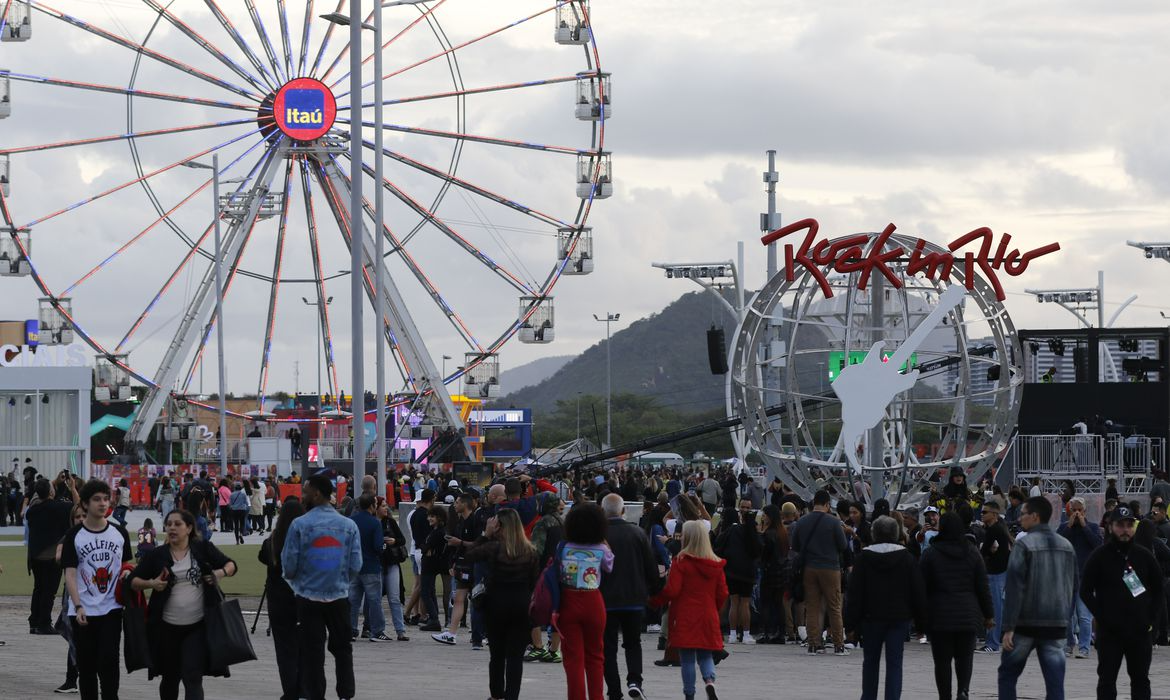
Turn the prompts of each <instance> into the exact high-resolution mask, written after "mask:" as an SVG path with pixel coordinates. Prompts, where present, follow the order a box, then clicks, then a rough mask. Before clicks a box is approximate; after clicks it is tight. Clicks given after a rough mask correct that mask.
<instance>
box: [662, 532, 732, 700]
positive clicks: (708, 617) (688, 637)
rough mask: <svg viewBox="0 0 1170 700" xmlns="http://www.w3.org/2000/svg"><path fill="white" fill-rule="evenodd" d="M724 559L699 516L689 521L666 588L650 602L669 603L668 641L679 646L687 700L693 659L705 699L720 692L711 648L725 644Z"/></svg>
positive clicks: (690, 693)
mask: <svg viewBox="0 0 1170 700" xmlns="http://www.w3.org/2000/svg"><path fill="white" fill-rule="evenodd" d="M724 564H725V562H724V561H723V560H722V559H720V558H719V557H717V556H715V552H714V550H713V549H712V548H711V537H710V535H709V534H708V533H707V528H706V527H705V526H704V525H703V521H699V520H690V521H687V522H686V523H684V524H683V526H682V550H681V551H680V552H679V554H678V556H677V557H675V559H674V564H673V566H671V568H670V575H669V576H668V577H667V580H666V588H664V589H662V592H661V593H659V594H658V595H656V596H654V597H653V598H652V599H651V601H650V604H651V605H655V606H661V605H664V604H666V603H670V634H669V638H670V645H671V646H672V647H675V648H677V649H678V653H679V659H680V661H681V662H682V680H683V694H684V695H685V697H686V699H687V700H694V698H695V664H696V663H697V664H698V665H699V670H700V672H701V673H702V675H703V681H704V683H705V690H706V692H707V700H718V697H719V696H718V695H716V693H715V661H714V658H713V656H712V652H716V651H720V650H722V649H723V635H722V634H721V633H720V630H719V610H720V608H722V607H723V604H724V603H725V602H727V580H726V579H725V578H724V576H723V566H724Z"/></svg>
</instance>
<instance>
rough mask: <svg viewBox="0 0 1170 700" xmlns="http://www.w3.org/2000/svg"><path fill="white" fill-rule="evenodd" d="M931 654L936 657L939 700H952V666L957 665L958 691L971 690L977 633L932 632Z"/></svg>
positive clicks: (936, 682)
mask: <svg viewBox="0 0 1170 700" xmlns="http://www.w3.org/2000/svg"><path fill="white" fill-rule="evenodd" d="M930 654H931V656H933V657H934V684H935V686H937V687H938V697H939V700H951V698H952V697H954V696H953V695H951V664H952V663H954V665H955V676H956V680H957V681H958V682H959V683H958V685H959V687H958V690H970V689H971V667H972V665H973V663H974V658H975V632H974V631H970V632H967V631H959V632H952V631H948V630H930Z"/></svg>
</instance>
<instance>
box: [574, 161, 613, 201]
mask: <svg viewBox="0 0 1170 700" xmlns="http://www.w3.org/2000/svg"><path fill="white" fill-rule="evenodd" d="M595 185H596V187H595ZM577 196H578V197H580V198H581V199H589V197H590V196H592V197H593V198H594V199H605V198H607V197H611V196H613V162H612V161H611V160H610V157H609V154H608V153H600V154H597V155H581V156H577Z"/></svg>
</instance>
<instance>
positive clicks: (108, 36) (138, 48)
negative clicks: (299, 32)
mask: <svg viewBox="0 0 1170 700" xmlns="http://www.w3.org/2000/svg"><path fill="white" fill-rule="evenodd" d="M209 1H210V0H209ZM30 4H31V6H32V7H33V8H35V9H37V10H39V11H41V12H43V13H45V14H46V15H49V16H50V17H53V18H56V19H59V20H61V21H62V22H65V23H66V24H71V25H73V26H74V27H77V28H78V29H82V30H84V31H87V32H89V33H90V34H93V35H95V36H98V37H101V38H102V39H105V40H106V41H109V42H112V43H114V44H117V45H118V46H122V47H124V48H127V49H130V50H131V51H135V52H137V53H139V54H142V55H143V56H149V57H150V58H153V59H154V60H156V61H158V62H160V63H163V64H165V65H168V66H170V67H172V68H174V69H176V70H179V71H182V72H184V73H186V74H188V75H190V76H192V77H195V78H198V79H200V80H203V81H205V82H208V83H211V84H212V85H216V86H219V87H221V88H223V89H225V90H228V91H230V92H234V93H236V94H237V95H240V96H241V97H247V98H248V99H251V100H255V101H257V102H259V101H260V96H259V95H257V94H256V93H254V92H251V91H250V90H247V89H245V88H242V87H240V86H239V85H235V84H232V83H229V82H227V81H226V80H222V79H220V78H217V77H215V76H213V75H209V74H208V73H205V72H203V71H201V70H199V69H197V68H195V67H193V66H189V65H187V64H186V63H183V62H182V61H178V60H176V59H173V58H171V57H170V56H166V55H163V54H161V53H159V52H158V51H155V50H153V49H148V48H146V47H145V46H143V45H141V44H138V43H135V42H133V41H130V40H129V39H126V38H124V37H121V36H118V35H117V34H114V33H112V32H109V31H106V30H105V29H102V28H101V27H98V26H97V25H94V24H91V23H89V22H84V21H82V20H80V19H78V18H76V17H73V16H72V15H67V14H65V13H64V12H61V11H59V10H55V9H53V8H51V7H49V6H47V5H45V4H44V3H42V2H39V1H38V0H30Z"/></svg>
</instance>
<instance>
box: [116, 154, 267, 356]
mask: <svg viewBox="0 0 1170 700" xmlns="http://www.w3.org/2000/svg"><path fill="white" fill-rule="evenodd" d="M264 142H265V141H264V140H263V139H261V140H260V141H259V143H257V144H256V146H259V145H260V144H261V143H264ZM256 146H253V147H252V148H249V149H248V150H247V151H246V152H244V153H243V154H242V155H240V156H239V157H238V158H236V159H235V160H234V161H232V162H231V163H229V164H228V165H227V166H226V167H224V168H223V169H222V170H221V172H229V171H230V170H231V168H232V166H234V165H235V164H236V163H238V162H240V161H241V160H243V158H244V157H245V156H247V155H248V153H251V152H252V150H253V149H255V148H256ZM263 164H264V158H260V159H259V160H258V161H257V162H256V164H255V165H253V166H252V170H251V171H250V172H249V173H248V176H247V178H246V180H251V179H252V178H253V177H255V175H256V173H257V172H258V171H259V170H260V167H261V166H262V165H263ZM243 186H244V184H243V183H242V184H241V185H240V189H242V188H243ZM237 191H238V190H237ZM214 227H215V221H214V220H212V221H211V223H209V224H207V228H205V229H204V230H203V234H202V235H201V236H199V238H198V239H197V240H196V241H194V242H193V243H192V244H191V247H190V249H189V250H188V251H187V252H186V253H185V254H184V255H183V259H182V260H180V261H179V264H178V266H176V267H175V269H174V271H172V272H171V274H170V277H168V278H167V280H166V281H165V282H163V284H162V286H161V287H160V288H159V290H158V292H157V293H156V294H155V295H154V298H152V299H151V300H150V301H149V302H148V303H147V304H146V308H144V309H143V310H142V313H140V314H138V318H137V319H135V321H134V323H133V324H132V325H131V326H130V329H129V330H127V331H126V334H125V335H123V336H122V339H121V340H120V341H118V346H117V347H116V348H115V349H114V352H115V353H116V352H119V351H121V349H122V348H123V346H125V345H126V343H127V342H128V341H129V340H130V338H131V337H132V336H133V335H134V334H135V333H136V332H137V331H138V329H139V327H141V326H142V323H143V321H145V320H146V317H147V316H149V315H150V312H151V311H152V310H153V309H154V306H155V304H157V303H158V301H159V299H161V298H162V296H163V295H164V294H166V292H167V290H168V289H170V287H171V285H172V284H174V282H175V280H176V279H178V277H179V274H180V273H182V272H183V270H184V268H186V267H187V264H188V263H190V262H191V259H192V258H194V257H195V255H196V254H197V253H199V252H200V250H202V246H203V245H204V244H205V243H206V241H207V237H208V236H210V235H211V232H212V231H213V230H214Z"/></svg>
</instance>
